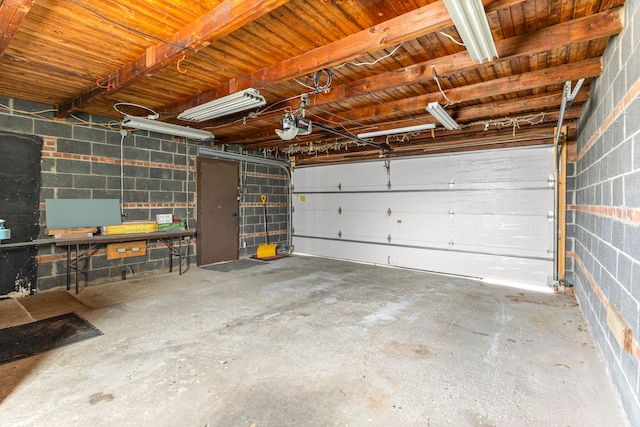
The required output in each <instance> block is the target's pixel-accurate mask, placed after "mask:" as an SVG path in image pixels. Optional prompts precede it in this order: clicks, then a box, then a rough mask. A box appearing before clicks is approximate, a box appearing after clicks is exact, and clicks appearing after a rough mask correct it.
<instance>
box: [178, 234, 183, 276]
mask: <svg viewBox="0 0 640 427" xmlns="http://www.w3.org/2000/svg"><path fill="white" fill-rule="evenodd" d="M178 261H179V262H180V264H179V265H178V267H179V268H178V271H179V272H180V274H181V275H182V236H180V237H178Z"/></svg>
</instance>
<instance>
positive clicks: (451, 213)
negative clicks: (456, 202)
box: [449, 209, 453, 218]
mask: <svg viewBox="0 0 640 427" xmlns="http://www.w3.org/2000/svg"><path fill="white" fill-rule="evenodd" d="M449 216H450V217H451V218H453V209H449Z"/></svg>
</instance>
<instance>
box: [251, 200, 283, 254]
mask: <svg viewBox="0 0 640 427" xmlns="http://www.w3.org/2000/svg"><path fill="white" fill-rule="evenodd" d="M260 201H261V202H262V207H263V208H264V238H265V240H266V241H267V243H265V244H263V245H260V246H258V251H257V252H256V258H258V259H262V258H269V257H274V256H276V246H278V245H277V244H275V243H269V229H268V228H267V195H266V194H263V195H261V196H260Z"/></svg>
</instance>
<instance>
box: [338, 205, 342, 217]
mask: <svg viewBox="0 0 640 427" xmlns="http://www.w3.org/2000/svg"><path fill="white" fill-rule="evenodd" d="M338 215H342V206H340V207H339V208H338Z"/></svg>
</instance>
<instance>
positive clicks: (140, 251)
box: [107, 240, 147, 259]
mask: <svg viewBox="0 0 640 427" xmlns="http://www.w3.org/2000/svg"><path fill="white" fill-rule="evenodd" d="M146 254H147V241H146V240H140V241H139V242H123V243H110V244H108V245H107V259H120V258H131V257H135V256H143V255H146Z"/></svg>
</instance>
